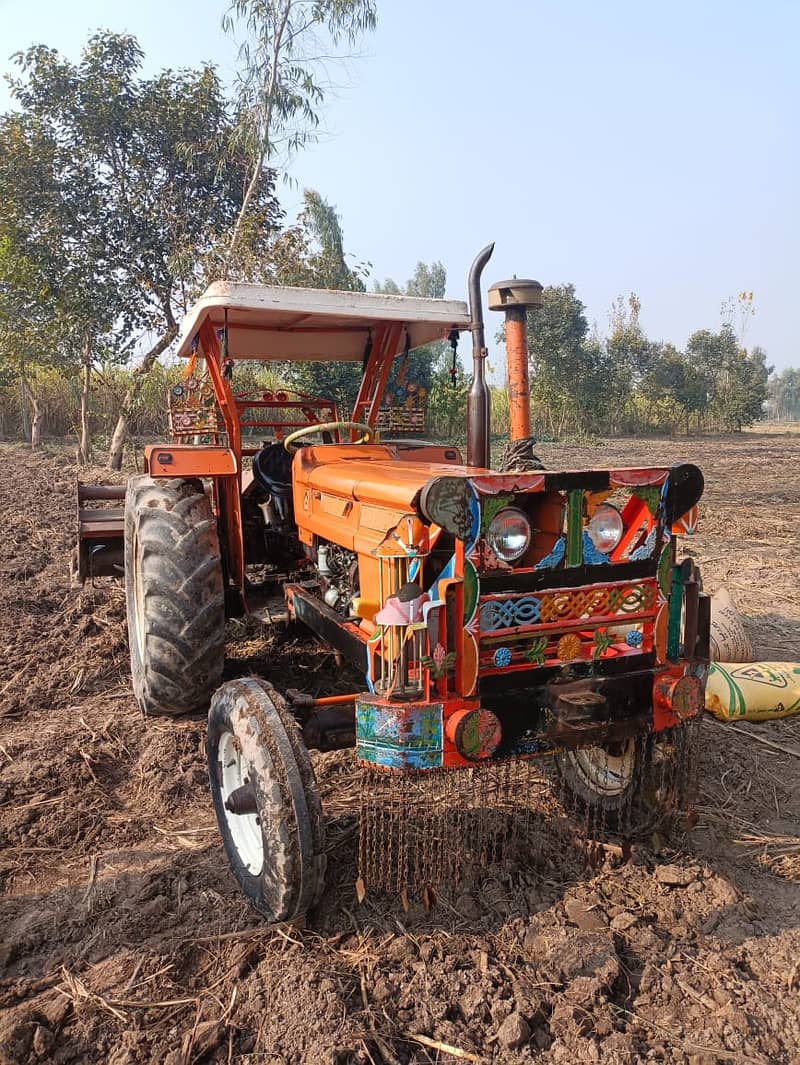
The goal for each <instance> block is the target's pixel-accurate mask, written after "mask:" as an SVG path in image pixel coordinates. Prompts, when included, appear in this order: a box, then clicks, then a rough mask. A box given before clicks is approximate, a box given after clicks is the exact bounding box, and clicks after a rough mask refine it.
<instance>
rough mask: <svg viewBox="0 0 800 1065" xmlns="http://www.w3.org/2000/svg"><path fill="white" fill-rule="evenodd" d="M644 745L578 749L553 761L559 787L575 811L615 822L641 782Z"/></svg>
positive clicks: (634, 742) (627, 742)
mask: <svg viewBox="0 0 800 1065" xmlns="http://www.w3.org/2000/svg"><path fill="white" fill-rule="evenodd" d="M645 757H646V755H645V750H644V744H643V743H641V742H639V741H637V740H636V739H635V738H632V739H629V740H625V741H624V742H622V743H617V744H613V745H609V746H608V747H580V748H578V749H577V750H574V751H563V752H562V753H561V754H557V755H556V758H555V764H556V771H557V774H558V776H559V778H560V781H561V785H562V787H564V788H565V789H566V791H567V793H568V794H569V795H570V796H571V797H572V800H573V802H574V803H575V804H576V805H577V807H578V808H579V809H581V810H582V811H584V812H585V813H587V814H588V815H589V816H592V817H600V818H602V819H604V820H605V819H606V818H608V819H610V820H611V821H612V822H613V821H614V820H616V818H617V817H618V815H619V814H620V813H621V811H623V810H624V809H626V808H630V804H631V802H632V800H633V798H634V793H635V791H636V790H637V786H638V784H639V781H640V779H641V771H642V763H643V760H644V759H645Z"/></svg>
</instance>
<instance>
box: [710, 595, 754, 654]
mask: <svg viewBox="0 0 800 1065" xmlns="http://www.w3.org/2000/svg"><path fill="white" fill-rule="evenodd" d="M711 661H712V662H752V661H753V645H752V643H750V638H749V636H748V635H747V633H746V632H745V631H744V625H743V624H742V619H741V617H740V615H739V611H738V610H737V609H736V604H735V603H734V601H733V599H731V595H730V592H729V591H728V589H727V588H720V590H719V591H718V592H715V593H714V594H713V595H712V596H711Z"/></svg>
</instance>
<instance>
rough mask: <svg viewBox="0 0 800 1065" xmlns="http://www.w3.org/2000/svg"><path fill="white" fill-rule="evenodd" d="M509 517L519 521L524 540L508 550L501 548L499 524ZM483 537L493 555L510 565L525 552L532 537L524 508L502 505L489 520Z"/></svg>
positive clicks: (531, 530) (531, 529)
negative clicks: (519, 544)
mask: <svg viewBox="0 0 800 1065" xmlns="http://www.w3.org/2000/svg"><path fill="white" fill-rule="evenodd" d="M510 517H513V518H515V519H517V520H519V521H520V523H521V526H522V528H524V541H523V543H522V546H521V547H515V548H512V549H510V550H509V549H508V548H505V549H503V548H502V545H501V542H500V537H501V536H502V535H503V534H502V533H501V531H500V526H501V525H502V523H503V522H504V521H507V520H508V519H509V518H510ZM485 537H486V543H487V544H488V545H489V547H490V548H491V550H492V552H493V553H494V554H495V556H496V557H497V558H499V559H500V561H501V562H505V563H507V564H509V565H510V564H511V563H513V562H519V560H520V559H521V558H522V557H523V556H524V555H525V554H526V553H527V551H528V548H529V547H530V546H531V540H532V538H533V528H532V527H531V523H530V519H529V518H528V515H527V514H526V513H525V511H524V510H521V509H520V508H519V507H503V509H502V510H499V511H498V512H497V514H495V516H494V517H493V518H492V520H491V521H490V522H489V527H488V528H487V530H486V534H485Z"/></svg>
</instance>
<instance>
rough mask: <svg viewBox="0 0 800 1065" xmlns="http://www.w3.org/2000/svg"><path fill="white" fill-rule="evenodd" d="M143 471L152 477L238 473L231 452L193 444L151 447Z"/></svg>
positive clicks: (153, 445) (146, 455)
mask: <svg viewBox="0 0 800 1065" xmlns="http://www.w3.org/2000/svg"><path fill="white" fill-rule="evenodd" d="M144 468H145V471H146V472H147V473H149V474H150V476H151V477H232V476H234V475H235V474H237V473H238V471H239V466H238V463H237V461H236V455H235V454H234V453H233V451H231V449H230V448H228V447H200V446H196V445H194V444H150V445H149V446H148V447H146V448H145V449H144Z"/></svg>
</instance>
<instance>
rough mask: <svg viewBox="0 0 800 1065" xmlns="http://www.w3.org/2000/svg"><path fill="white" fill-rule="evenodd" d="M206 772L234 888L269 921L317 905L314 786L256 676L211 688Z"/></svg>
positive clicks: (287, 717)
mask: <svg viewBox="0 0 800 1065" xmlns="http://www.w3.org/2000/svg"><path fill="white" fill-rule="evenodd" d="M206 746H207V752H208V771H209V778H210V782H211V795H212V798H213V801H214V811H215V813H216V815H217V822H218V824H219V830H220V834H221V835H222V842H223V844H224V846H225V852H226V854H227V856H228V861H229V862H230V866H231V870H232V872H233V875H234V877H235V878H236V881H237V882H238V884H239V887H240V888H241V889H242V891H243V892H244V894H245V895H246V896H247V898H248V899H249V900H250V902H251V903H252V904H253V906H255V908H256V909H257V910H258V911H259V912H260V913H262V914H263V915H264V916H265V917H266V918H267V919H268V920H269V921H291V920H295V919H296V918H298V917H300V916H302V915H303V914H304V913H306V912H307V911H308V910H309V909H311V908H312V907H313V906H315V905H316V903H317V902H318V901H319V899H320V896H321V895H322V890H323V887H324V876H325V834H324V825H323V820H322V806H321V803H320V797H319V789H318V787H317V782H316V779H315V777H314V771H313V769H312V767H311V761H310V759H309V757H308V751H307V749H306V748H305V746H304V745H303V742H302V740H301V737H300V732H299V729H298V727H297V724H296V722H295V720H294V718H293V717H292V715H291V714H290V713H289V711H288V710H287V709H286V706H285V704H284V703H283V700H282V699H281V698H280V696H279V695H278V693H277V692H276V691H275V689H274V688H272V687H271V686H270V685H269V684H267V683H266V682H265V681H262V680H258V679H257V678H255V677H248V678H245V679H241V680H232V681H229V682H227V683H226V684H223V685H222V687H221V688H218V689H217V691H216V692H215V693H214V697H213V698H212V700H211V708H210V710H209V714H208V736H207V740H206Z"/></svg>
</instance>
